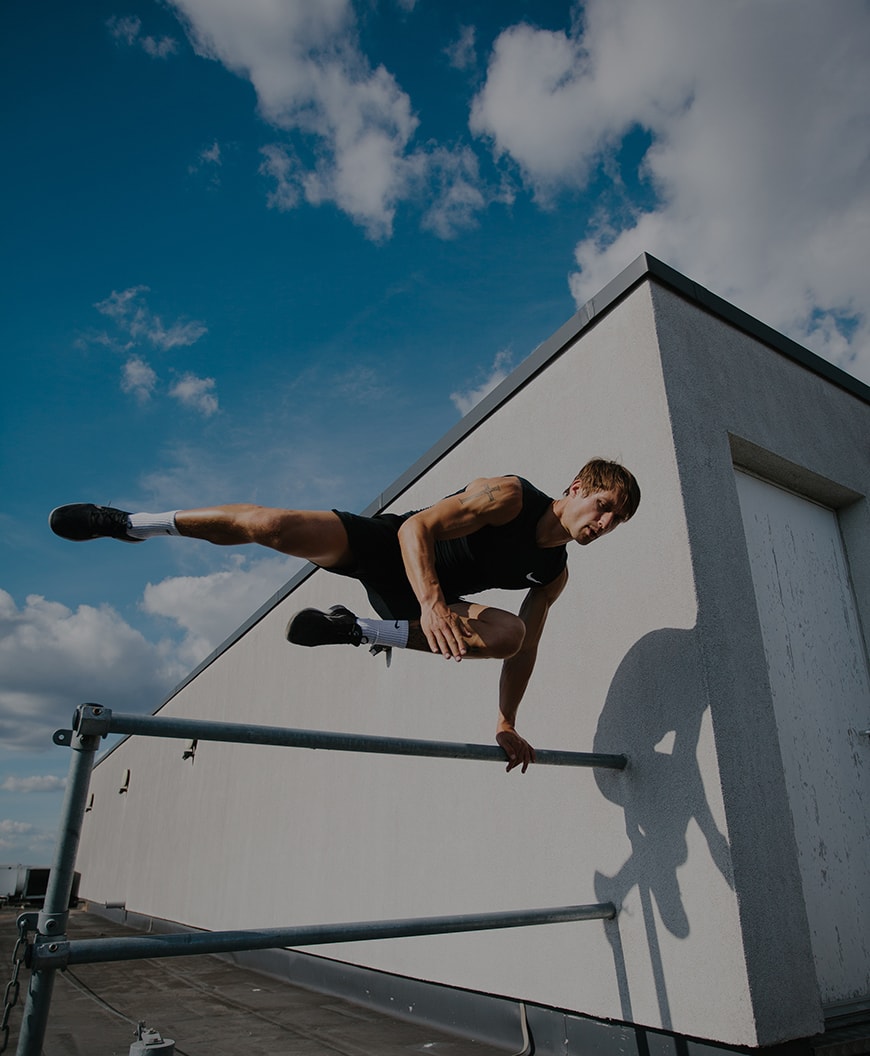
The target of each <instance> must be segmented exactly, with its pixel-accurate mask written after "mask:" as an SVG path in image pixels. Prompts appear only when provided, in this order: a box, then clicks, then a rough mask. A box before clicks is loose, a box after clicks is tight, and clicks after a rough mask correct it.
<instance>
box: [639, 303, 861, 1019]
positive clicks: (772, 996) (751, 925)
mask: <svg viewBox="0 0 870 1056" xmlns="http://www.w3.org/2000/svg"><path fill="white" fill-rule="evenodd" d="M653 300H654V305H655V317H656V327H657V331H658V334H659V341H660V347H661V350H662V362H663V367H664V375H665V379H666V388H667V392H668V402H669V407H670V412H671V421H672V427H673V437H674V443H675V447H676V453H677V460H678V464H679V467H680V477H681V482H682V491H683V497H684V502H685V510H686V517H687V525H688V530H689V534H690V538H691V540H692V553H693V564H694V570H695V582H696V587H697V593H698V636H699V641H700V647H701V649H702V651H703V653H704V666H705V670H706V678H707V691H708V695H709V704H710V716H711V719H712V723H713V729H714V732H715V738H716V745H717V755H718V763H719V772H720V779H721V782H722V789H723V794H724V800H725V808H726V814H727V817H728V819H729V832H730V834H731V860H732V866H733V869H734V882H735V886H736V889H737V890H738V892H739V895H740V913H741V921H742V927H743V934H744V943H745V951H746V958H747V966H748V974H749V980H750V984H751V987H752V992H753V1002H754V1006H755V1009H756V1016H757V1018H758V1022H759V1023H760V1024H762V1023H763V1024H765V1025H766V1028H767V1029H769V1030H770V1031H771V1032H772V1033H777V1032H779V1031H782V1032H788V1031H789V1030H794V1028H795V1025H796V1024H797V1023H803V1024H808V1023H809V1021H810V1020H811V1019H812V1016H813V1014H814V1013H815V1014H816V1015H817V1011H816V1010H817V1009H818V1007H819V1002H820V1000H821V996H822V995H824V996H825V998H826V1000H830V999H831V998H832V997H834V996H835V995H834V994H833V993H832V992H831V988H830V986H829V985H828V983H829V981H828V980H826V979H824V978H823V979H818V978H817V975H816V968H815V965H814V962H813V956H812V951H811V948H810V945H809V938H808V932H807V925H806V923H805V920H804V918H805V915H806V910H805V900H804V893H803V888H802V883H801V877H800V873H799V870H798V868H797V856H796V851H795V850H793V848H794V828H793V824H792V815H791V809H790V803H789V797H788V791H787V787H786V781H785V777H784V772H783V760H782V752H783V751H788V750H789V747H788V745H781V744H780V738H779V731H778V729H777V725H776V717H775V712H774V708H773V702H772V699H771V692H770V685H769V678H768V669H767V661H766V658H765V653H764V648H763V641H762V637H761V634H760V628H759V617H758V611H757V608H756V603H755V597H754V592H753V588H752V575H751V570H750V564H749V558H748V553H747V546H746V540H745V536H744V531H743V523H742V519H741V514H740V505H739V501H738V496H737V486H736V482H735V473H734V467H735V464H736V465H738V466H742V467H744V468H746V469H748V470H750V471H751V472H754V473H758V474H759V475H761V476H763V477H766V478H767V479H769V480H772V481H773V482H775V483H779V484H781V485H784V486H786V487H789V488H791V489H793V490H794V491H796V492H798V493H800V494H803V495H806V496H808V497H809V498H812V499H816V500H817V501H819V502H823V503H825V504H826V505H828V506H830V507H833V508H835V509H837V510H838V511H839V512H840V517H839V522H840V529H841V533H842V536H843V541H844V543H845V545H846V549H847V552H848V554H849V559H850V567H851V568H852V569H853V570H855V571H858V570H860V571H858V574H857V575H853V586H854V591H855V599H856V602H857V605H858V607H859V610H861V611H862V612H863V614H864V620H863V623H864V627H865V628H866V627H868V626H870V622H868V620H867V616H868V603H870V594H868V591H867V586H868V584H867V581H866V569H867V566H868V565H870V546H868V541H870V507H868V502H867V497H866V496H867V494H868V492H870V457H868V456H870V451H868V444H867V437H868V435H870V407H868V405H867V404H866V403H865V402H863V401H862V400H860V399H856V398H855V396H853V395H852V394H850V393H848V392H846V391H843V389H841V388H839V387H838V386H836V385H832V384H831V383H830V382H829V381H826V380H825V379H824V378H822V377H820V376H818V375H817V374H815V373H813V372H812V371H810V370H808V369H806V368H805V367H804V366H801V365H800V364H798V363H796V362H794V361H792V360H791V359H789V358H787V357H785V356H783V355H781V354H779V353H778V352H776V351H774V350H773V349H771V348H769V347H767V346H766V345H764V344H763V343H761V342H760V341H758V340H756V339H754V338H752V337H750V336H748V335H747V334H745V333H741V332H739V331H738V330H736V329H733V328H731V327H729V326H724V325H722V324H721V323H719V322H718V321H716V320H715V319H713V318H711V316H710V315H708V314H707V313H706V312H704V311H702V310H701V309H700V308H699V307H697V306H696V305H693V304H690V303H687V302H686V301H685V300H683V299H682V298H681V297H678V296H677V295H675V294H674V293H673V292H671V291H670V290H667V289H664V288H663V287H660V286H658V285H655V286H654V288H653ZM864 648H865V650H866V642H865V643H864ZM860 661H861V662H864V663H866V654H865V656H864V657H861V658H860ZM868 703H870V702H868ZM857 909H858V905H857V902H856V901H853V902H852V904H851V905H849V906H848V909H847V911H846V912H844V913H843V914H842V915H843V917H844V919H843V920H842V921H841V926H842V927H843V928H851V927H854V926H855V923H856V911H857ZM831 941H832V942H834V941H835V940H834V938H833V936H832V940H831ZM783 965H787V966H788V970H786V971H784V970H783ZM839 996H841V997H846V996H847V995H846V994H842V995H839ZM848 996H852V997H853V996H856V995H855V994H854V993H852V994H849V995H848ZM863 996H868V995H867V994H866V993H865V994H864V995H863ZM806 1033H810V1030H809V1029H807V1030H806Z"/></svg>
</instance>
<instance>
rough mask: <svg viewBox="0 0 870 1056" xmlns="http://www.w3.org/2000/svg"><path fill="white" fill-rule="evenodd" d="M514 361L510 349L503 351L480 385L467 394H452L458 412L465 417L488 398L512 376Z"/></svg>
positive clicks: (469, 390) (466, 392)
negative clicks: (485, 397) (509, 375)
mask: <svg viewBox="0 0 870 1056" xmlns="http://www.w3.org/2000/svg"><path fill="white" fill-rule="evenodd" d="M512 361H513V356H512V354H511V352H510V351H509V350H508V349H502V351H501V352H499V353H498V354H497V355H496V357H495V359H494V360H493V363H492V367H491V368H490V372H489V374H488V375H487V377H486V378H485V379H484V380H483V381H482V382H481V383H480V384H479V385H477V386H476V387H475V388H473V389H468V390H466V391H465V392H452V393H451V394H450V399H451V400H452V401H453V405H454V407H455V408H456V409H457V411H459V413H460V414H461V415H463V416H464V415H466V414H468V412H469V411H470V410H472V408H474V407H476V406H477V404H478V403H480V401H481V400H482V399H483V398H484V396H488V395H489V393H491V392H492V390H493V389H494V388H495V387H496V386H497V385H500V384H501V383H502V382H503V381H504V379H505V378H506V377H507V376H508V374H510V372H511V368H512V365H513V363H512Z"/></svg>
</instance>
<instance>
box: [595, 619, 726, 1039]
mask: <svg viewBox="0 0 870 1056" xmlns="http://www.w3.org/2000/svg"><path fill="white" fill-rule="evenodd" d="M706 707H707V694H706V692H705V688H704V684H703V677H702V664H701V657H700V655H699V648H698V641H697V635H696V632H695V631H686V630H677V629H674V628H664V629H662V630H658V631H653V632H651V633H650V634H647V635H645V636H644V637H643V638H641V639H640V641H639V642H637V643H636V644H635V645H634V646H633V647H632V648H631V650H630V651H629V652H628V653H627V654H626V656H625V659H624V660H623V661H622V663H621V664H620V665H619V668H618V669H617V671H616V674H615V676H614V678H613V681H612V683H611V685H610V690H609V691H608V694H607V699H606V701H605V704H604V709H603V711H602V713H601V717H600V720H599V723H598V728H597V730H596V734H595V742H594V750H595V751H596V752H625V753H626V754H627V755H628V756H629V760H630V769H629V770H628V771H627V772H626V773H623V774H620V773H614V772H613V771H607V770H596V780H597V782H598V786H599V788H600V790H601V792H602V793H603V794H604V795H605V796H606V797H607V798H608V799H609V800H611V802H613V803H616V804H618V805H619V806H621V807H622V809H623V811H624V814H625V831H626V834H627V836H628V838H629V840H630V842H631V848H632V850H631V854H630V855H629V857H628V859H627V860H626V861H625V863H624V865H623V866H622V868H621V869H620V870H619V871H618V872H617V873H616V874H615V875H614V876H605V875H604V874H603V873H596V874H595V892H596V897H597V899H598V901H600V902H613V903H614V905H615V906H616V907H617V909H619V907H620V906H621V904H622V902H623V901H624V900H625V898H626V896H627V895H628V894H629V892H631V891H632V889H633V888H635V887H636V888H637V890H638V897H639V900H640V905H641V907H642V913H643V920H644V927H645V930H646V935H647V941H648V948H649V957H650V964H651V967H652V973H653V978H654V981H655V988H656V997H657V1000H658V1005H659V1012H660V1016H661V1024H662V1026H663V1027H664V1028H665V1029H671V1027H672V1022H671V1012H670V1003H669V1000H668V992H667V985H666V980H665V973H664V966H663V963H662V957H661V948H660V945H659V938H658V933H657V930H656V917H655V913H654V912H653V904H652V902H653V899H655V905H656V908H657V909H658V914H659V918H660V919H661V922H662V924H663V925H664V927H665V928H667V930H668V931H669V932H670V933H671V934H672V935H675V936H677V937H678V938H686V937H687V936H688V934H689V930H690V925H689V919H688V916H687V914H686V910H685V906H684V905H683V899H682V896H681V893H680V885H679V879H678V877H677V870H678V868H679V867H680V866H681V865H683V864H684V863H685V862H686V860H687V858H688V843H687V830H688V827H689V823H690V822H691V821H693V820H694V821H695V823H696V824H697V825H698V828H699V829H700V831H701V832H702V834H703V835H704V838H705V840H706V842H707V847H708V848H709V851H710V856H711V858H712V860H713V862H714V863H715V864H716V866H717V868H718V869H719V871H720V872H721V874H722V876H723V877H724V878H725V880H726V881H727V882H728V884H729V886H730V887H732V888H733V886H734V884H733V879H732V874H731V858H730V852H729V848H728V842H727V840H726V838H725V836H724V835H723V834H722V833H721V832H720V831H719V829H718V827H717V825H716V822H715V820H714V818H713V815H712V812H711V810H710V806H709V803H708V802H707V797H706V794H705V791H704V784H703V781H702V778H701V771H700V767H699V765H698V741H699V738H700V732H701V722H702V719H703V715H704V711H705V710H706ZM607 934H608V938H609V940H610V943H611V946H612V947H613V956H614V964H615V966H616V974H617V981H618V986H619V994H620V1001H621V1006H622V1014H623V1018H624V1019H625V1020H626V1021H628V1022H633V1021H634V1017H633V1014H632V1007H631V996H630V993H629V986H628V974H627V970H626V964H625V956H624V951H623V948H622V941H621V937H620V932H619V917H618V916H617V918H616V920H615V921H614V922H613V923H612V924H611V925H610V926H608V928H607Z"/></svg>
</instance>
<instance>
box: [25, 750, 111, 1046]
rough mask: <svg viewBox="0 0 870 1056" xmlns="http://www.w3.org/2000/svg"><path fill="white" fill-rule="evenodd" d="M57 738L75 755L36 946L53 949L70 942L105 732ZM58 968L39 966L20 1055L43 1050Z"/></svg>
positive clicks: (32, 981) (29, 997) (27, 1006)
mask: <svg viewBox="0 0 870 1056" xmlns="http://www.w3.org/2000/svg"><path fill="white" fill-rule="evenodd" d="M54 739H55V743H56V744H69V747H70V748H71V749H72V756H71V758H70V764H69V774H68V776H67V784H66V795H65V796H64V802H63V811H62V813H61V821H60V831H59V833H58V840H57V846H56V848H55V854H54V864H53V865H52V867H51V872H50V873H49V877H48V888H47V890H46V893H45V902H44V903H43V910H42V912H41V913H40V914H39V920H38V924H37V934H36V940H35V942H34V947H35V946H36V945H38V944H42V943H43V942H45V943H47V944H48V946H49V947H50V946H52V945H62V944H64V943H65V942H66V936H65V931H66V923H67V918H68V917H69V900H70V895H71V894H72V885H73V877H74V875H75V864H76V854H77V852H78V846H79V839H80V837H81V832H82V822H83V821H84V816H85V807H86V805H87V798H88V786H89V784H90V780H91V771H92V770H93V767H94V756H95V755H96V752H97V747H98V746H99V743H100V738H99V736H97V735H95V734H92V733H85V734H80V733H74V734H69V731H67V730H63V731H59V733H57V734H55V738H54ZM55 971H56V968H55V967H54V966H49V967H36V968H34V970H33V972H32V973H31V976H30V986H29V987H28V989H27V1001H26V1002H25V1005H24V1013H23V1018H22V1022H21V1033H20V1034H19V1036H18V1050H17V1052H18V1056H40V1054H41V1052H42V1043H43V1041H44V1039H45V1028H46V1024H47V1022H48V1010H49V1006H50V1004H51V994H52V990H53V989H54V973H55Z"/></svg>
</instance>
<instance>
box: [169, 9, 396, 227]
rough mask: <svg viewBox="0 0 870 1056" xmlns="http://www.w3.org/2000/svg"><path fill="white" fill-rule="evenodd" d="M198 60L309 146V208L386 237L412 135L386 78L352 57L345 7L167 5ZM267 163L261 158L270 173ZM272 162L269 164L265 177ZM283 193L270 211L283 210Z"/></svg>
mask: <svg viewBox="0 0 870 1056" xmlns="http://www.w3.org/2000/svg"><path fill="white" fill-rule="evenodd" d="M173 6H174V7H175V8H176V9H177V10H178V12H179V13H180V14H181V16H182V17H183V19H184V21H185V23H186V28H187V32H188V35H189V37H190V39H191V41H192V43H193V45H194V48H195V49H196V51H197V52H198V54H200V55H203V56H205V57H207V58H211V59H216V60H218V61H220V62H222V63H223V64H224V65H225V66H226V67H227V68H228V69H230V70H232V71H233V72H235V73H237V74H239V75H240V76H243V77H246V78H248V79H249V80H250V82H251V84H252V85H253V86H254V88H255V90H256V92H257V98H258V102H259V107H260V111H261V113H262V115H263V117H265V118H266V120H267V121H269V122H270V123H271V124H272V125H274V126H275V127H277V128H280V129H283V130H285V131H287V132H299V133H302V134H304V135H305V136H310V137H313V142H314V143H315V145H316V154H317V161H316V162H315V164H314V165H313V167H311V168H309V169H308V170H307V171H306V172H305V173H304V175H303V179H302V187H303V190H304V195H305V197H306V199H307V200H308V201H309V202H310V203H312V204H319V203H321V202H325V201H331V202H334V203H335V204H336V205H337V206H338V208H340V209H342V210H344V211H345V212H346V213H347V214H348V215H349V216H351V217H352V218H353V220H354V221H355V222H356V223H358V224H360V225H361V226H362V227H364V228H365V229H366V231H367V232H368V233H369V235H370V236H371V237H374V238H383V237H387V236H388V235H389V234H390V233H391V230H392V222H393V216H394V213H395V207H396V203H397V201H398V200H399V199H400V198H401V196H402V193H403V186H404V179H405V177H404V174H403V165H402V155H403V153H404V151H405V149H406V147H407V145H408V143H409V140H410V139H411V136H412V135H413V133H414V131H415V129H416V127H417V119H416V117H414V115H413V114H412V113H411V106H410V100H409V99H408V96H407V95H406V94H405V93H404V92H403V91H402V90H401V89H400V88H399V86H398V85H397V84H396V81H395V79H394V78H393V76H392V75H391V74H390V73H389V72H388V71H387V70H386V69H384V67H383V66H379V67H377V68H375V69H373V68H372V67H371V65H370V64H369V63H368V61H367V59H366V58H365V56H364V55H363V54H362V52H361V51H360V50H359V47H358V44H357V40H356V31H355V19H354V14H353V8H352V6H351V4H350V3H349V2H346V0H326V2H322V3H318V4H316V5H314V4H310V3H307V2H305V0H295V2H286V3H283V4H274V3H272V2H270V0H250V2H249V3H246V4H244V5H238V4H232V3H214V2H212V0H174V4H173ZM269 162H270V159H269V157H268V155H267V163H269ZM274 165H275V159H274V158H272V159H271V164H267V168H266V171H267V172H269V173H270V174H272V169H273V168H274ZM290 200H291V199H290V197H289V196H288V195H287V193H286V191H280V190H279V191H278V192H276V193H275V195H274V196H273V199H272V203H273V204H279V203H280V206H281V207H283V208H289V207H290Z"/></svg>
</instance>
